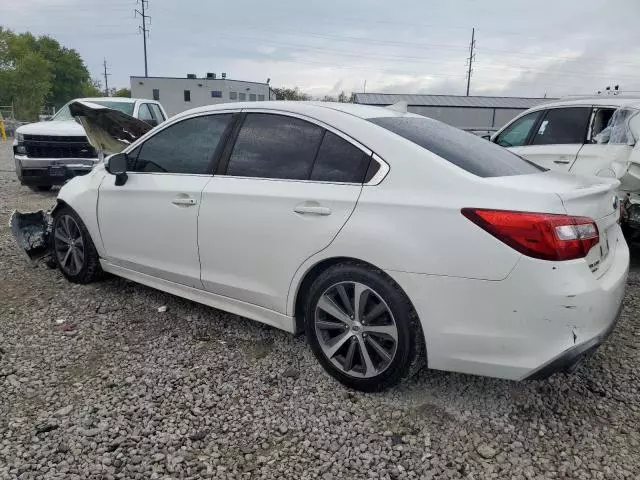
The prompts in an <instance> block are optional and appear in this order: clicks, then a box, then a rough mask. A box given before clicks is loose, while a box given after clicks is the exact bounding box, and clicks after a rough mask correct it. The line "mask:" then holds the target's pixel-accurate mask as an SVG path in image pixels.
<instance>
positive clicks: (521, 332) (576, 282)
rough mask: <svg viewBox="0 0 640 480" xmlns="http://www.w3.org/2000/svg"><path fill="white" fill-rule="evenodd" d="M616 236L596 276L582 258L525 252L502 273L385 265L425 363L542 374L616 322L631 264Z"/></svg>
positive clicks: (569, 360) (584, 351)
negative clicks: (469, 274) (421, 338)
mask: <svg viewBox="0 0 640 480" xmlns="http://www.w3.org/2000/svg"><path fill="white" fill-rule="evenodd" d="M614 237H615V238H611V237H610V242H611V250H610V253H609V255H612V256H613V257H612V258H611V260H610V263H609V266H608V269H607V271H606V272H605V273H604V274H602V275H601V276H600V277H596V275H594V274H593V273H592V272H591V270H590V269H589V267H588V265H587V262H585V261H584V260H574V261H568V262H547V261H542V260H535V259H532V258H529V257H522V258H521V259H520V260H519V261H518V263H517V265H516V266H515V267H514V269H513V271H512V272H511V273H510V274H509V275H508V276H507V278H506V279H504V280H502V281H487V280H474V279H468V278H456V277H441V276H430V275H420V274H412V273H406V272H397V271H389V272H388V273H389V275H391V276H392V277H393V278H394V279H395V280H396V281H397V282H398V283H399V285H400V286H401V287H402V288H403V289H404V290H405V292H406V293H407V294H408V296H409V298H410V299H411V301H412V302H413V304H414V307H415V309H416V311H417V313H418V316H419V318H420V322H421V324H422V328H423V332H424V334H425V342H426V346H427V360H428V364H429V367H430V368H434V369H439V370H449V371H456V372H462V373H469V374H475V375H486V376H491V377H499V378H506V379H512V380H522V379H525V378H540V377H543V376H548V375H550V374H551V373H553V372H555V371H560V370H566V369H567V368H570V367H571V366H574V365H575V363H576V362H577V361H578V360H580V359H582V358H583V357H585V356H587V355H588V354H589V353H592V352H593V351H594V350H595V349H596V348H597V347H598V345H600V344H601V343H602V342H603V341H604V339H605V338H606V337H607V336H608V335H609V334H610V332H611V330H612V329H613V328H614V326H615V324H616V321H617V319H618V317H619V314H620V309H621V305H622V300H623V296H624V291H625V287H626V279H627V274H628V271H629V248H628V246H627V244H626V242H625V240H624V237H623V236H622V231H621V230H620V228H619V227H616V234H615V235H614ZM614 242H615V243H614ZM614 245H615V247H614Z"/></svg>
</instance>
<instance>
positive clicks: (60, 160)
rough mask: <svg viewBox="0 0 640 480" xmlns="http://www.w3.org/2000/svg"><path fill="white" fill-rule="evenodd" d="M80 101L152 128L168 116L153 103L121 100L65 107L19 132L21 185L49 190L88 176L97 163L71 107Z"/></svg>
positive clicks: (15, 146) (17, 147)
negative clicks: (51, 116) (99, 106)
mask: <svg viewBox="0 0 640 480" xmlns="http://www.w3.org/2000/svg"><path fill="white" fill-rule="evenodd" d="M77 100H81V101H85V102H91V103H93V104H98V105H102V106H104V107H108V108H111V109H115V110H118V111H120V112H123V113H125V114H127V115H129V116H131V117H134V118H137V119H140V120H143V121H144V122H146V123H148V124H149V125H151V126H152V127H154V126H156V125H158V124H160V123H162V122H164V121H165V120H166V119H167V114H166V112H165V110H164V108H162V105H160V103H158V102H156V101H154V100H146V99H139V98H121V97H100V98H80V99H75V100H72V101H71V102H69V103H67V104H66V105H65V106H64V107H62V108H61V109H60V110H59V111H58V112H57V113H56V114H55V115H54V116H53V118H51V120H49V121H46V122H38V123H30V124H28V125H23V126H21V127H19V128H17V129H16V132H15V140H14V143H13V155H14V158H15V165H16V174H17V175H18V179H19V180H20V183H21V184H22V185H25V186H27V187H29V188H31V189H32V190H39V191H46V190H49V189H51V187H52V186H53V185H61V184H63V183H64V182H66V181H67V180H68V179H70V178H73V177H75V176H77V175H84V174H85V173H88V172H89V171H90V170H91V169H92V168H93V166H94V165H95V164H96V163H97V162H98V153H97V152H96V150H95V149H94V148H93V147H92V146H91V144H89V141H88V140H87V135H86V133H85V130H84V128H83V127H82V125H80V124H79V123H78V122H76V121H75V120H74V118H73V116H72V115H71V113H70V111H69V105H70V104H71V103H73V102H75V101H77Z"/></svg>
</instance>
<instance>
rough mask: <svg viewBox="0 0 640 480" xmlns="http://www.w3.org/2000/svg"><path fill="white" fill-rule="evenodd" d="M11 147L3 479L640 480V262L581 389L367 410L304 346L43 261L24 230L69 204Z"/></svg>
mask: <svg viewBox="0 0 640 480" xmlns="http://www.w3.org/2000/svg"><path fill="white" fill-rule="evenodd" d="M0 148H2V151H1V152H0V222H1V224H2V227H0V282H1V283H0V288H1V291H2V294H1V295H0V478H2V479H5V478H20V479H35V478H59V479H87V478H92V479H112V478H127V479H136V478H145V479H146V478H152V479H153V478H172V479H173V478H175V479H183V478H322V479H332V478H333V479H343V478H349V479H351V478H426V479H429V478H451V479H456V478H458V479H463V478H464V479H487V478H500V479H502V478H507V479H525V478H526V479H531V478H535V479H539V478H579V479H587V478H595V479H619V478H629V479H631V478H638V477H640V394H639V391H638V388H639V385H638V380H639V379H640V375H639V373H638V368H637V365H638V360H640V326H639V325H638V322H639V321H640V315H639V312H640V272H639V270H640V265H639V264H638V260H637V259H638V258H639V257H640V254H636V255H635V258H636V260H635V264H634V272H633V273H632V276H631V278H630V280H629V287H628V291H627V296H626V299H625V308H624V311H623V314H622V319H621V321H620V324H619V326H618V327H617V329H616V331H615V332H614V334H613V336H612V337H611V338H610V339H609V341H608V342H607V343H606V344H605V345H604V346H603V347H602V348H601V349H600V350H599V351H598V352H597V354H596V355H595V357H594V359H593V360H592V361H591V362H590V364H588V365H587V366H585V367H582V368H581V369H580V370H579V371H578V372H577V373H575V374H573V375H568V376H565V375H558V376H555V377H554V378H552V379H551V380H548V381H542V382H526V383H515V382H509V381H501V380H494V379H487V378H480V377H473V376H467V375H459V374H451V373H443V372H429V371H424V372H421V373H420V375H419V376H418V378H416V379H413V380H411V381H409V382H407V383H406V384H405V385H403V386H402V387H400V388H397V389H394V390H391V391H389V392H386V393H382V394H366V395H365V394H360V393H355V392H351V391H347V390H346V389H344V388H342V387H341V386H340V385H339V384H337V383H336V382H334V381H333V380H331V379H330V378H329V377H328V376H327V375H326V374H325V373H324V372H323V371H322V370H321V368H320V367H319V366H318V364H317V363H316V361H315V360H314V358H313V357H312V355H311V353H310V350H309V349H308V348H307V347H306V345H305V342H304V339H303V338H293V337H292V336H290V335H288V334H286V333H283V332H280V331H277V330H274V329H271V328H268V327H264V326H261V325H259V324H257V323H254V322H251V321H249V320H246V319H243V318H240V317H236V316H234V315H229V314H226V313H223V312H220V311H217V310H214V309H211V308H207V307H204V306H200V305H197V304H195V303H191V302H189V301H186V300H182V299H180V298H177V297H173V296H171V295H168V294H164V293H161V292H157V291H154V290H152V289H149V288H146V287H144V286H141V285H136V284H134V283H131V282H128V281H125V280H120V279H116V278H110V279H107V280H105V281H102V282H100V283H95V284H92V285H86V286H85V285H72V284H70V283H68V282H66V281H65V280H64V279H63V278H62V276H61V275H60V273H59V272H58V271H55V270H49V269H47V268H46V267H45V266H44V265H43V264H35V265H32V264H30V263H29V262H27V261H26V257H24V256H23V254H21V252H19V251H18V250H17V248H16V246H15V245H14V243H13V239H12V237H11V235H10V233H9V230H8V229H7V228H6V222H7V220H8V217H9V214H10V212H11V210H12V209H13V208H19V209H22V210H27V209H35V208H41V207H48V206H50V205H51V204H52V203H53V201H54V198H55V192H51V193H50V194H36V193H33V192H31V191H29V190H28V189H26V188H25V187H21V186H20V185H19V184H18V183H17V181H16V180H15V174H14V172H13V165H12V160H11V156H10V153H9V152H10V150H9V149H8V148H6V147H5V146H0ZM161 306H166V307H167V309H166V311H164V312H159V311H158V308H159V307H161Z"/></svg>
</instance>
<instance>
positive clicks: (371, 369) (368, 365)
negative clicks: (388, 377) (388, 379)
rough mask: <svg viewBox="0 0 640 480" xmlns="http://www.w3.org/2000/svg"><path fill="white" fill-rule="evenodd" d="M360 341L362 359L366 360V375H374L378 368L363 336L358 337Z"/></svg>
mask: <svg viewBox="0 0 640 480" xmlns="http://www.w3.org/2000/svg"><path fill="white" fill-rule="evenodd" d="M358 343H359V344H360V355H361V356H362V361H363V362H364V368H365V371H364V376H365V377H372V376H374V375H375V373H376V368H375V367H374V366H373V362H372V361H371V357H370V356H369V351H368V350H367V345H366V344H365V342H364V340H363V339H362V337H358Z"/></svg>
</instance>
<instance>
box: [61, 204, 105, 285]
mask: <svg viewBox="0 0 640 480" xmlns="http://www.w3.org/2000/svg"><path fill="white" fill-rule="evenodd" d="M52 248H53V254H54V256H55V259H56V262H57V263H58V266H59V267H60V271H61V272H62V274H63V275H64V276H65V277H66V278H67V279H68V280H69V281H71V282H73V283H89V282H91V281H93V280H95V279H96V278H97V277H98V276H99V275H100V273H101V272H102V269H101V268H100V259H99V257H98V252H97V251H96V247H95V245H94V244H93V241H92V240H91V236H90V235H89V231H88V230H87V227H86V226H85V225H84V223H83V222H82V220H81V219H80V216H79V215H78V214H77V213H76V212H75V211H73V209H71V208H70V207H63V208H61V209H60V210H58V211H57V212H56V215H55V217H54V219H53V229H52Z"/></svg>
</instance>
